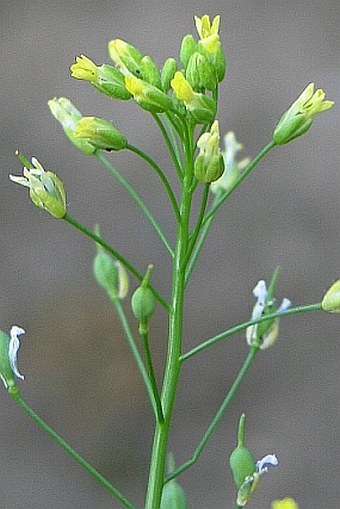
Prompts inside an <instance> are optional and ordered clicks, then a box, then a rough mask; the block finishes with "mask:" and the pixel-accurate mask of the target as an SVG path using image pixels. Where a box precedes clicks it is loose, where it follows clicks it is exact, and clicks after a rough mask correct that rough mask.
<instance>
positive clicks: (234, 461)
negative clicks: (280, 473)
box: [229, 414, 256, 489]
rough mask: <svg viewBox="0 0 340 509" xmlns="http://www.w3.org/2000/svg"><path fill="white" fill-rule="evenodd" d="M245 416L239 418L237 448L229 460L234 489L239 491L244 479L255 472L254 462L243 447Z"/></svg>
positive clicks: (249, 453)
mask: <svg viewBox="0 0 340 509" xmlns="http://www.w3.org/2000/svg"><path fill="white" fill-rule="evenodd" d="M245 419H246V416H245V414H242V415H241V417H240V422H239V426H238V433H237V446H236V448H235V449H234V450H233V452H232V453H231V455H230V458H229V465H230V469H231V471H232V474H233V477H234V481H235V484H236V488H237V489H239V488H240V487H241V486H242V484H243V483H244V481H245V479H246V477H248V476H252V475H253V473H254V472H255V471H256V462H255V458H254V456H253V455H252V453H251V452H250V451H249V450H248V449H247V448H246V447H245V446H244V435H245Z"/></svg>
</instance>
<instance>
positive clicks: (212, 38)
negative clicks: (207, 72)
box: [195, 14, 226, 83]
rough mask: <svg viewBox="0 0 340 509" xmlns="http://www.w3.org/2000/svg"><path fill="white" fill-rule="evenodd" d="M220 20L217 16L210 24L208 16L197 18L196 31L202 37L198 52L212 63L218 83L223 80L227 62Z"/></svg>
mask: <svg viewBox="0 0 340 509" xmlns="http://www.w3.org/2000/svg"><path fill="white" fill-rule="evenodd" d="M220 20H221V17H220V16H215V18H214V19H213V21H212V23H210V19H209V16H208V15H207V14H205V15H204V16H202V18H199V17H198V16H195V23H196V29H197V32H198V35H199V37H200V40H199V42H198V45H197V51H198V52H200V53H202V55H203V56H205V57H206V59H207V60H208V61H209V62H210V63H211V65H212V67H213V69H214V70H215V73H216V76H217V81H218V83H220V82H221V81H222V80H223V78H224V75H225V71H226V61H225V57H224V53H223V48H222V45H221V42H220V36H219V34H218V31H219V27H220Z"/></svg>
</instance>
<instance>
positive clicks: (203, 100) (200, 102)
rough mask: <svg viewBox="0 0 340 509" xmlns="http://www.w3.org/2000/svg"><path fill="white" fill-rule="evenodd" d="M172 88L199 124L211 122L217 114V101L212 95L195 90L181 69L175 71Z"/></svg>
mask: <svg viewBox="0 0 340 509" xmlns="http://www.w3.org/2000/svg"><path fill="white" fill-rule="evenodd" d="M171 88H172V89H173V91H174V92H175V94H176V98H177V99H178V100H180V101H183V102H184V104H185V108H186V110H187V112H188V114H189V116H190V117H191V118H192V119H193V120H194V121H195V122H196V123H197V124H211V123H212V122H213V120H214V118H215V115H216V108H217V107H216V101H214V100H213V99H212V98H211V97H207V96H205V95H203V94H199V93H197V92H194V91H193V88H192V86H191V85H190V83H189V81H188V80H187V79H186V78H185V77H184V75H183V73H182V72H180V71H177V72H175V75H174V78H173V79H172V80H171Z"/></svg>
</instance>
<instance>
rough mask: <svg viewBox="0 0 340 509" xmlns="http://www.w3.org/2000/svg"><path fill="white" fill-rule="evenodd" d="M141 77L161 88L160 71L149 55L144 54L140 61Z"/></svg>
mask: <svg viewBox="0 0 340 509" xmlns="http://www.w3.org/2000/svg"><path fill="white" fill-rule="evenodd" d="M140 68H141V73H142V76H141V77H142V79H143V80H144V81H146V82H147V83H150V85H153V86H154V87H156V88H159V89H160V88H161V86H162V85H161V73H160V72H159V69H158V67H157V66H156V64H155V62H154V61H153V60H152V58H151V57H149V56H145V57H143V58H142V60H141V62H140Z"/></svg>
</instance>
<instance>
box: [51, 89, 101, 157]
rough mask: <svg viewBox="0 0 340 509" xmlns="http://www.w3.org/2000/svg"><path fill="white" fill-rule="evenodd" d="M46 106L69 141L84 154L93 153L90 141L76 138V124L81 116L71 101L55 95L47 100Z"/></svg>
mask: <svg viewBox="0 0 340 509" xmlns="http://www.w3.org/2000/svg"><path fill="white" fill-rule="evenodd" d="M48 106H49V108H50V110H51V113H52V115H53V116H54V118H56V119H57V120H58V122H60V123H61V125H62V127H63V129H64V132H65V134H66V136H67V137H68V138H69V140H70V141H71V143H73V145H75V146H76V147H77V148H78V149H79V150H81V151H82V152H84V154H86V155H93V154H94V153H95V151H96V147H94V146H93V145H91V143H88V142H87V141H86V140H83V139H81V138H77V137H76V136H75V134H74V131H75V129H76V127H77V124H78V122H79V120H80V119H81V118H82V114H81V113H80V111H78V110H77V108H76V107H75V106H74V105H73V104H72V103H71V101H70V100H69V99H67V98H66V97H59V99H57V98H56V97H55V98H54V99H51V100H50V101H48Z"/></svg>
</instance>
